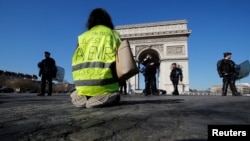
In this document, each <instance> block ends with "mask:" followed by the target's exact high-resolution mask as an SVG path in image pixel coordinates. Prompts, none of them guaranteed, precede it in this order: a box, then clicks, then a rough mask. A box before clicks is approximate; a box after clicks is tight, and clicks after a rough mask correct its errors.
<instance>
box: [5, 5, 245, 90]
mask: <svg viewBox="0 0 250 141" xmlns="http://www.w3.org/2000/svg"><path fill="white" fill-rule="evenodd" d="M97 7H101V8H105V9H106V10H107V11H108V12H109V13H110V15H111V16H112V19H113V23H114V24H115V25H116V26H117V25H127V24H138V23H147V22H160V21H172V20H182V19H186V20H187V21H188V28H189V29H190V30H192V33H191V35H190V37H189V40H188V54H189V78H190V88H193V89H207V88H210V87H211V86H213V85H217V84H221V79H220V78H219V77H218V74H217V72H216V62H217V60H218V59H221V58H222V57H223V52H225V51H230V52H232V53H233V56H232V59H233V60H234V61H235V62H236V63H241V62H243V61H244V60H247V59H248V60H250V16H249V13H250V1H249V0H0V50H1V51H0V52H1V54H0V59H1V61H0V69H3V70H8V71H14V72H21V73H29V74H38V68H37V63H38V62H39V61H40V60H41V59H43V58H44V51H50V52H51V57H53V58H54V59H55V60H56V63H57V65H59V66H62V67H64V68H65V71H66V74H65V79H66V80H67V81H69V82H72V75H71V58H72V54H73V52H74V49H75V47H76V42H77V36H78V35H79V34H81V33H82V32H84V31H85V30H86V28H85V24H86V21H87V18H88V15H89V13H90V12H91V10H92V9H94V8H97ZM240 82H242V83H243V82H244V83H249V82H250V77H247V78H244V79H242V80H240Z"/></svg>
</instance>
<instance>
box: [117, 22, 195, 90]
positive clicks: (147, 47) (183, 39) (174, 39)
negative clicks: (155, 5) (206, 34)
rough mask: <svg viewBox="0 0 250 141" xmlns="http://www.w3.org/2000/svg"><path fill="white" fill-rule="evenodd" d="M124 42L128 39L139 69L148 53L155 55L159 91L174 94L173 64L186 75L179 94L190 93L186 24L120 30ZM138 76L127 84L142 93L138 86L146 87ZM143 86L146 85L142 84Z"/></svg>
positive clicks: (180, 85)
mask: <svg viewBox="0 0 250 141" xmlns="http://www.w3.org/2000/svg"><path fill="white" fill-rule="evenodd" d="M116 30H117V31H118V32H119V33H120V38H121V40H124V39H128V40H129V43H130V46H131V49H132V52H133V54H134V57H135V60H136V62H137V65H138V66H139V64H140V62H142V60H143V59H144V58H145V56H146V54H147V53H150V54H152V56H153V57H154V58H156V59H157V60H158V61H159V62H160V67H159V71H158V72H159V73H158V79H157V80H158V81H157V87H158V88H159V89H163V90H166V91H167V94H171V93H172V91H173V86H172V83H171V81H170V79H169V75H170V71H171V64H172V63H174V62H175V63H177V64H178V65H179V67H181V68H182V71H183V81H182V82H180V84H179V86H178V88H179V92H180V93H183V92H185V91H189V73H188V44H187V41H188V36H189V35H190V34H191V30H189V29H188V28H187V21H186V20H177V21H165V22H155V23H145V24H133V25H122V26H117V27H116ZM139 77H141V75H139V74H138V75H136V76H134V77H132V78H131V79H130V80H128V83H129V85H130V87H131V88H132V90H134V89H139V83H144V81H139V80H144V79H140V78H139ZM143 85H144V84H143Z"/></svg>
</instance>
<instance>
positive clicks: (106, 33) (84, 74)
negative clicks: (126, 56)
mask: <svg viewBox="0 0 250 141" xmlns="http://www.w3.org/2000/svg"><path fill="white" fill-rule="evenodd" d="M119 45H120V40H119V34H118V33H117V32H116V31H113V30H111V29H110V28H108V27H106V26H103V25H97V26H94V27H93V28H91V29H90V30H88V31H86V32H85V33H83V34H81V35H80V36H79V37H78V47H77V49H76V50H75V52H74V55H73V58H72V75H73V79H74V83H75V86H76V90H77V92H78V94H79V95H85V96H96V95H103V94H108V93H111V92H115V91H118V89H119V86H118V82H117V80H115V79H114V78H113V75H112V71H111V65H114V63H115V53H116V50H117V48H118V47H119Z"/></svg>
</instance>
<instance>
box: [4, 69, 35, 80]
mask: <svg viewBox="0 0 250 141" xmlns="http://www.w3.org/2000/svg"><path fill="white" fill-rule="evenodd" d="M0 76H1V77H5V78H8V79H18V78H19V79H20V78H21V79H32V80H37V79H38V77H37V76H36V75H35V74H33V75H31V74H25V73H19V72H11V71H6V70H0Z"/></svg>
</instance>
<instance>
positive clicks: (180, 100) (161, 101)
mask: <svg viewBox="0 0 250 141" xmlns="http://www.w3.org/2000/svg"><path fill="white" fill-rule="evenodd" d="M183 101H184V99H167V100H137V101H133V100H131V101H129V100H126V101H120V105H134V104H176V103H182V102H183Z"/></svg>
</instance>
